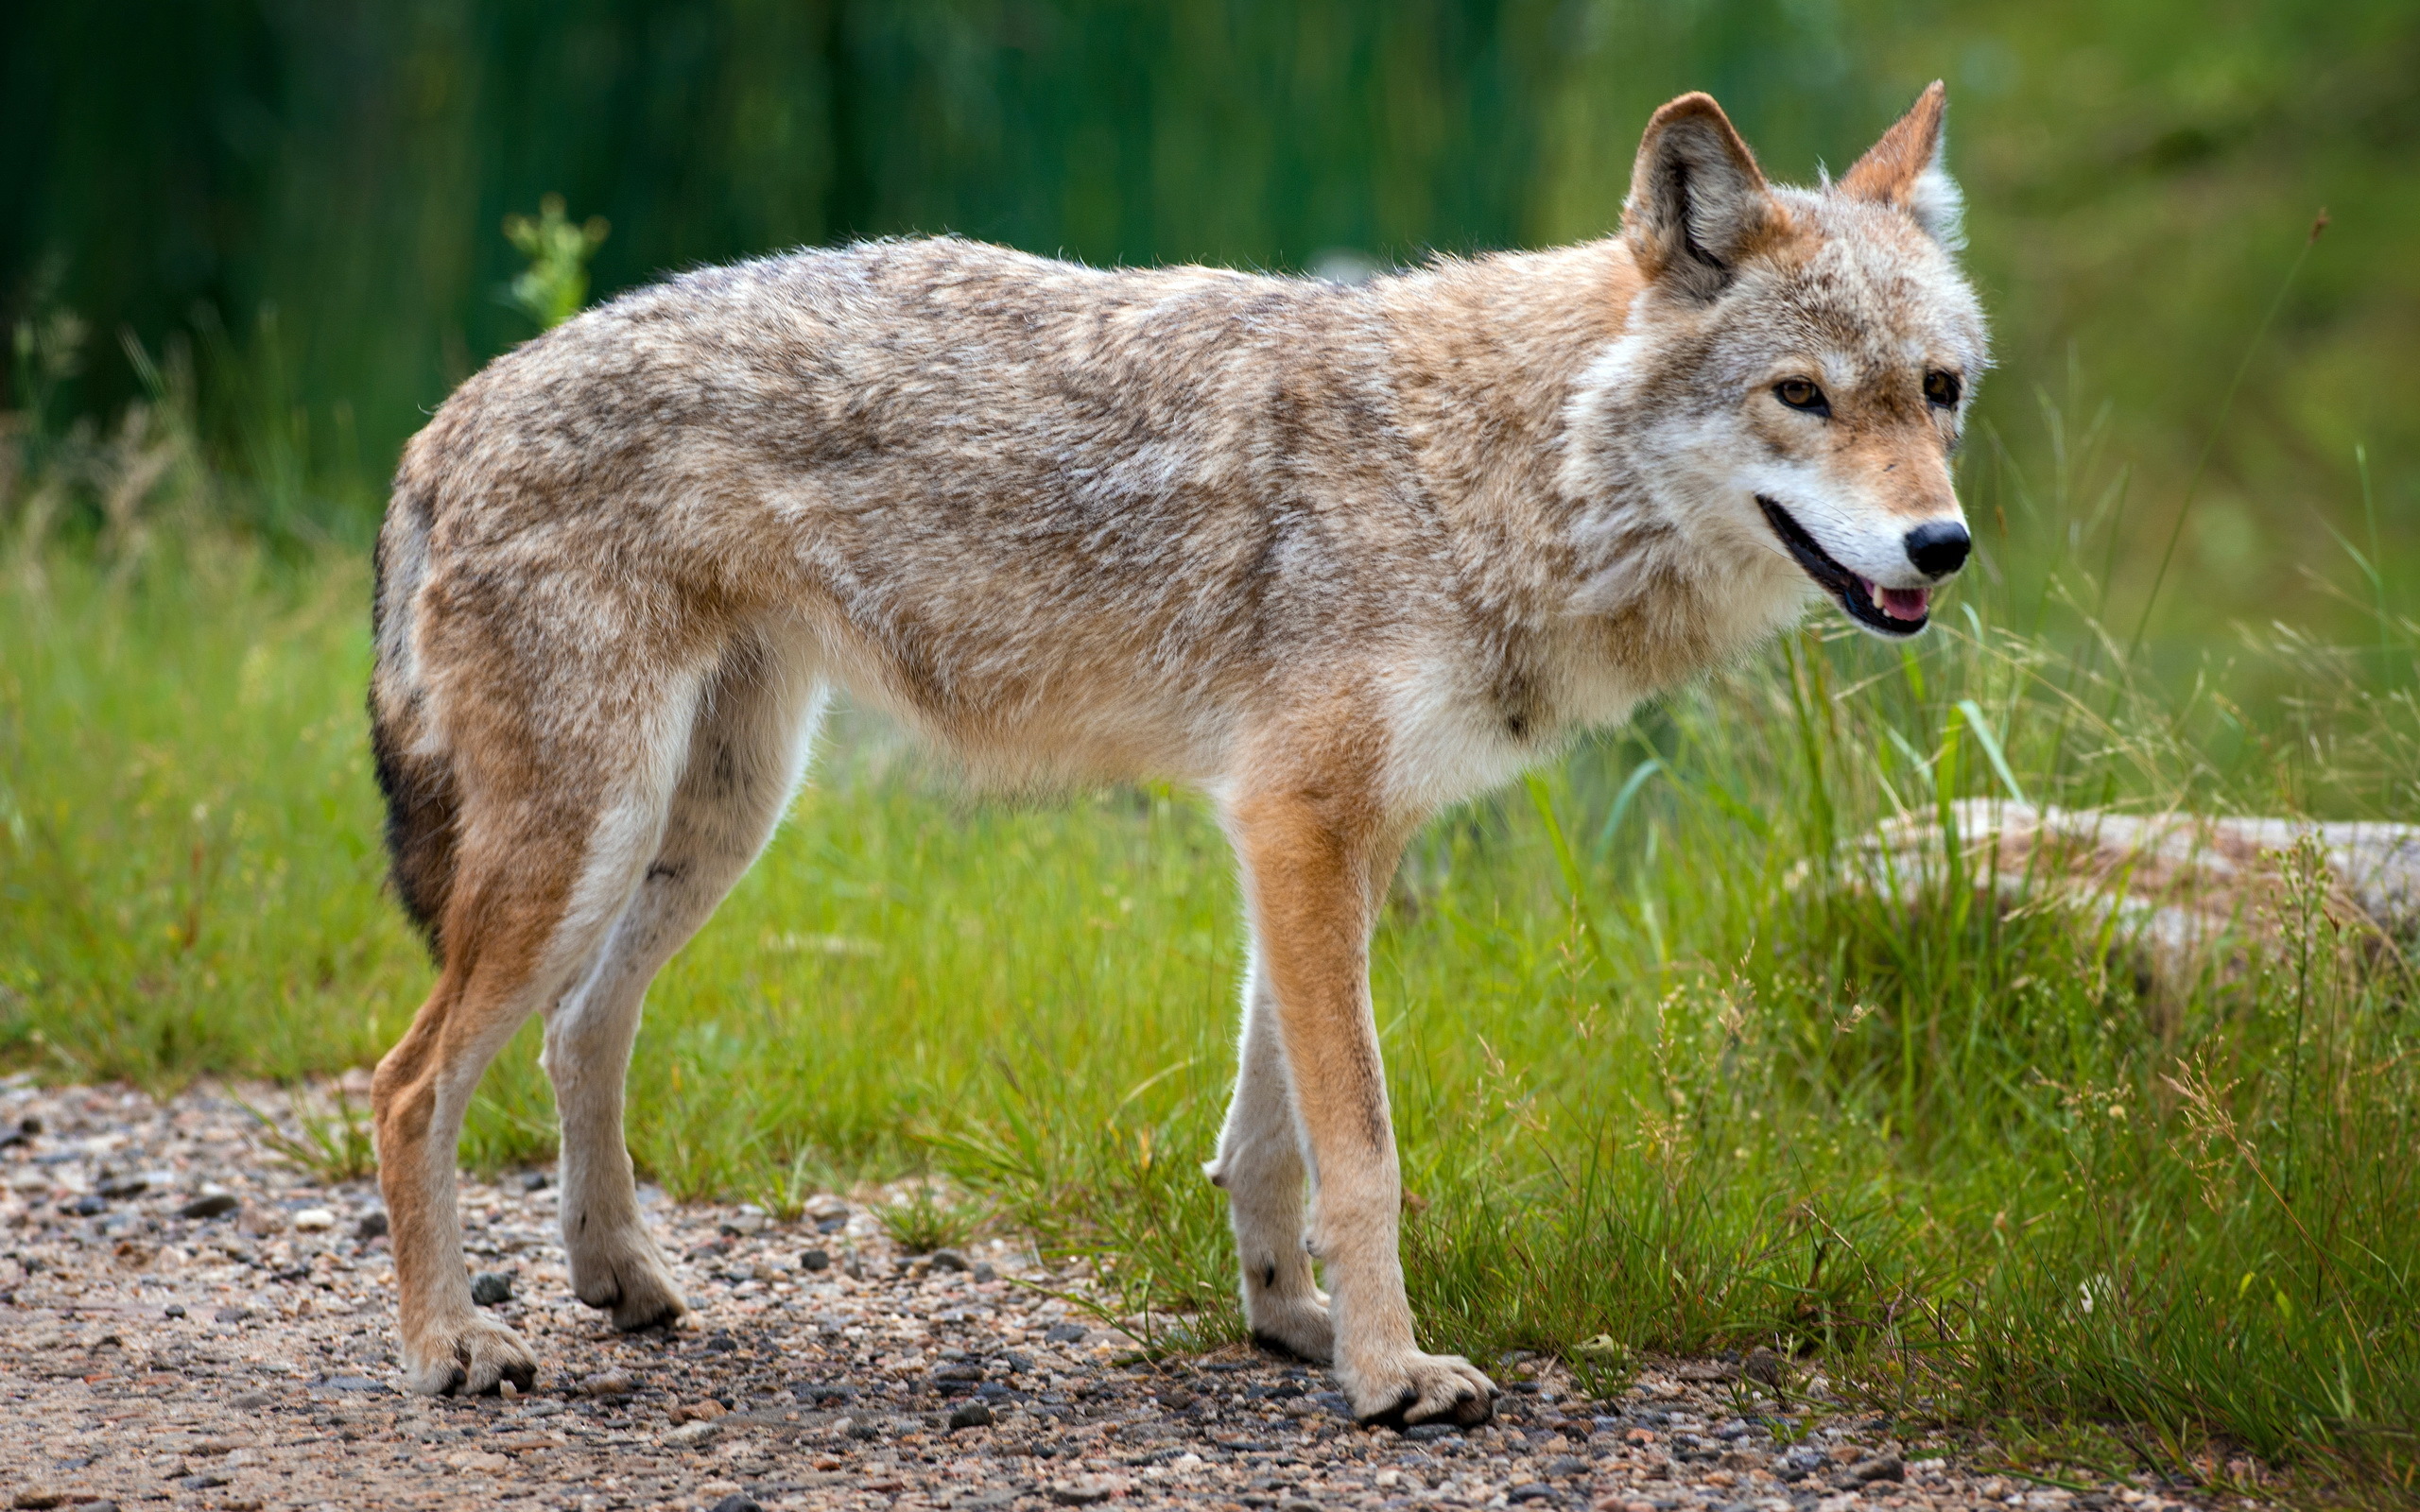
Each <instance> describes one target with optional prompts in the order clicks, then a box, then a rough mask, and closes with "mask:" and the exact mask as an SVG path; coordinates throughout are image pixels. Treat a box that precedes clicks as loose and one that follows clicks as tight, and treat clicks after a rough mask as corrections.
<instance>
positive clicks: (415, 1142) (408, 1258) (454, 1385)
mask: <svg viewBox="0 0 2420 1512" xmlns="http://www.w3.org/2000/svg"><path fill="white" fill-rule="evenodd" d="M578 670H579V669H578V668H565V669H563V670H562V674H561V675H562V680H563V681H564V682H565V683H567V684H568V683H570V682H571V681H572V679H573V676H574V674H575V673H576V672H577V671H578ZM480 691H482V692H489V693H490V694H491V697H490V700H489V701H484V702H480V701H475V700H474V699H473V698H470V697H465V698H463V699H461V700H460V703H459V706H458V710H457V719H456V730H455V739H454V742H453V753H454V756H455V759H456V760H457V761H458V762H459V763H460V764H461V765H462V768H463V771H464V782H463V784H462V791H463V793H464V795H465V802H464V804H463V808H462V811H461V817H460V833H461V836H462V838H461V842H460V846H459V849H458V852H457V856H456V861H455V868H454V873H453V882H452V887H451V891H450V893H449V895H448V897H447V899H446V902H445V907H444V913H443V919H442V928H441V939H442V941H443V951H444V963H443V968H442V970H441V971H440V972H439V974H438V979H437V985H436V988H435V989H434V990H432V991H431V992H430V993H429V996H428V1001H427V1002H426V1003H424V1004H423V1005H422V1006H421V1010H420V1013H419V1014H418V1016H417V1017H415V1018H414V1019H413V1020H412V1024H411V1027H410V1029H408V1030H407V1031H406V1033H405V1035H404V1038H403V1040H401V1041H400V1042H398V1043H397V1044H396V1046H395V1048H394V1049H392V1050H390V1051H389V1052H388V1053H387V1055H386V1057H385V1058H383V1059H381V1060H380V1061H379V1063H378V1071H377V1074H376V1076H375V1077H374V1078H372V1083H371V1108H372V1126H373V1130H374V1132H375V1135H376V1139H377V1144H378V1182H379V1187H380V1189H381V1191H382V1192H383V1193H384V1194H385V1196H386V1199H387V1211H388V1216H389V1221H390V1223H391V1225H392V1234H393V1239H392V1243H393V1246H394V1254H395V1279H396V1284H397V1290H398V1292H399V1294H400V1297H399V1301H400V1304H401V1305H400V1311H401V1324H402V1335H403V1337H402V1344H403V1351H402V1352H403V1364H404V1374H405V1378H406V1382H407V1383H408V1384H409V1385H410V1386H411V1387H412V1389H414V1390H416V1391H421V1392H424V1393H428V1394H431V1395H446V1394H451V1393H455V1392H462V1393H479V1392H486V1391H493V1390H494V1389H495V1388H496V1383H498V1382H499V1381H511V1382H513V1383H516V1384H519V1385H525V1386H526V1385H527V1384H529V1383H531V1382H532V1381H533V1380H534V1378H535V1376H536V1370H537V1363H536V1361H535V1359H534V1358H533V1357H532V1356H531V1354H530V1352H529V1350H528V1348H527V1346H526V1345H524V1344H523V1343H522V1342H521V1340H520V1338H519V1337H518V1336H517V1335H515V1334H514V1333H513V1332H512V1331H511V1330H510V1329H509V1328H507V1327H506V1326H505V1325H504V1324H502V1323H500V1322H498V1321H496V1320H495V1319H494V1318H493V1317H491V1316H489V1315H487V1314H483V1313H482V1312H480V1311H479V1309H478V1308H477V1307H475V1305H473V1303H472V1301H471V1288H470V1280H469V1278H468V1275H467V1273H466V1271H465V1268H464V1266H463V1263H462V1234H461V1223H460V1218H459V1215H458V1212H457V1211H456V1207H455V1203H456V1189H455V1151H456V1144H457V1141H458V1138H459V1136H460V1133H461V1127H462V1115H463V1113H464V1112H465V1111H466V1110H467V1109H468V1108H469V1107H470V1102H471V1095H472V1093H473V1092H474V1091H476V1089H477V1087H478V1083H479V1077H480V1074H482V1073H483V1072H485V1071H486V1069H487V1066H488V1062H489V1061H490V1060H492V1059H493V1058H494V1057H495V1054H496V1052H497V1051H498V1050H500V1049H502V1048H503V1046H504V1044H505V1042H506V1041H507V1040H510V1039H511V1038H512V1033H513V1031H514V1030H515V1029H517V1028H519V1027H520V1025H521V1023H522V1022H523V1021H524V1020H526V1019H527V1017H528V1016H529V1015H530V1014H531V1013H532V1012H535V1011H538V1010H539V1009H541V1008H544V1007H545V1006H546V1005H549V1004H551V1003H552V1002H553V1001H554V1000H555V999H556V998H558V997H560V996H561V995H562V992H563V991H564V990H565V988H568V987H570V986H571V985H572V984H573V983H575V982H576V981H578V980H579V978H580V977H581V976H582V975H583V974H585V972H586V971H587V970H588V969H589V963H590V962H592V961H594V960H595V959H596V955H597V954H598V952H599V951H600V949H601V948H602V946H603V944H604V942H605V939H606V937H607V935H608V932H609V930H610V929H611V928H612V926H613V924H614V921H615V920H616V919H618V918H619V917H620V916H621V914H622V913H623V911H624V907H625V904H626V903H627V902H628V900H629V898H630V896H631V892H632V890H633V889H634V888H635V887H636V886H637V885H638V882H639V877H640V873H641V870H642V868H644V867H645V866H646V863H647V858H648V856H649V855H652V854H653V853H654V851H655V849H656V845H657V842H658V839H659V837H660V835H661V833H662V831H663V826H664V816H665V811H666V803H667V801H668V799H669V797H670V792H671V788H672V779H673V776H674V774H675V773H676V772H677V771H678V769H679V768H678V764H677V763H678V753H679V751H680V749H681V746H682V739H683V736H684V735H685V732H686V730H688V728H689V725H690V723H691V719H692V711H693V710H694V707H695V702H696V685H695V679H676V680H672V681H663V680H658V681H656V682H654V683H652V684H649V683H648V682H646V681H644V680H643V679H639V678H637V677H631V676H629V675H627V674H625V675H624V676H623V677H622V678H621V679H619V681H618V682H617V684H616V685H615V686H614V692H615V694H616V695H617V698H616V700H615V703H614V704H613V705H606V704H604V703H603V701H602V700H597V699H579V698H575V697H559V698H558V699H557V700H556V702H555V703H554V704H552V705H550V704H547V703H546V702H544V700H542V699H538V698H534V697H530V696H527V693H526V690H517V689H512V688H510V686H509V684H506V683H504V682H503V680H502V679H498V682H497V684H496V685H495V686H494V687H493V690H486V689H483V690H480ZM557 707H577V708H578V709H579V711H580V713H581V715H582V716H584V718H585V720H586V723H585V724H584V725H580V724H573V723H571V722H569V721H563V722H562V723H561V724H559V725H557V726H554V727H549V728H548V729H545V730H540V729H538V728H537V721H538V719H539V718H540V717H542V716H543V715H544V713H546V712H547V711H548V710H549V709H551V708H557ZM600 709H602V710H603V711H604V713H602V714H600V713H599V712H598V711H599V710H600ZM616 716H618V717H616Z"/></svg>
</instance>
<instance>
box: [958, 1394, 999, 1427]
mask: <svg viewBox="0 0 2420 1512" xmlns="http://www.w3.org/2000/svg"><path fill="white" fill-rule="evenodd" d="M949 1425H950V1427H951V1428H952V1429H953V1430H956V1429H959V1428H989V1427H991V1426H992V1409H991V1408H989V1407H986V1406H985V1405H983V1404H982V1403H981V1402H979V1401H970V1402H968V1403H966V1405H964V1406H962V1407H960V1408H959V1409H958V1410H957V1411H955V1412H953V1413H951V1414H950V1415H949Z"/></svg>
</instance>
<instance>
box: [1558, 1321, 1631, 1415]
mask: <svg viewBox="0 0 2420 1512" xmlns="http://www.w3.org/2000/svg"><path fill="white" fill-rule="evenodd" d="M1564 1359H1565V1360H1566V1361H1567V1362H1568V1363H1569V1364H1570V1366H1571V1376H1572V1379H1573V1381H1575V1382H1577V1383H1579V1386H1580V1389H1581V1390H1582V1391H1583V1392H1585V1393H1586V1394H1587V1395H1589V1396H1590V1397H1594V1398H1597V1399H1599V1400H1602V1399H1604V1398H1608V1397H1618V1396H1620V1395H1621V1394H1622V1393H1623V1392H1624V1391H1626V1390H1628V1389H1629V1388H1630V1383H1631V1381H1632V1380H1633V1378H1634V1377H1635V1376H1636V1375H1637V1374H1638V1357H1637V1355H1635V1354H1634V1353H1633V1352H1632V1350H1631V1349H1630V1347H1629V1346H1628V1345H1626V1344H1623V1343H1621V1342H1619V1341H1618V1340H1616V1338H1615V1337H1614V1336H1613V1335H1612V1334H1610V1333H1599V1334H1598V1335H1597V1336H1596V1337H1595V1338H1592V1339H1587V1340H1584V1341H1582V1342H1581V1343H1579V1344H1575V1345H1573V1346H1572V1347H1571V1348H1570V1349H1566V1350H1564Z"/></svg>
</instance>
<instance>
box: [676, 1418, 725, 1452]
mask: <svg viewBox="0 0 2420 1512" xmlns="http://www.w3.org/2000/svg"><path fill="white" fill-rule="evenodd" d="M721 1432H722V1424H720V1423H710V1422H708V1423H683V1424H682V1425H681V1426H680V1427H678V1428H675V1429H674V1430H672V1432H670V1433H668V1434H666V1435H664V1442H665V1444H666V1447H668V1448H671V1449H696V1448H697V1447H698V1446H700V1444H703V1443H705V1442H706V1441H707V1440H709V1439H711V1438H713V1437H714V1436H715V1435H717V1434H718V1433H721Z"/></svg>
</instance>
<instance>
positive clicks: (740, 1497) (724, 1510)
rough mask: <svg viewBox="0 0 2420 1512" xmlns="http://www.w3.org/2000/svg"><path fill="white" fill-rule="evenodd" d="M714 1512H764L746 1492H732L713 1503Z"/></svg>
mask: <svg viewBox="0 0 2420 1512" xmlns="http://www.w3.org/2000/svg"><path fill="white" fill-rule="evenodd" d="M714 1512H765V1509H764V1508H763V1507H761V1506H759V1505H758V1504H757V1503H756V1499H755V1498H754V1497H752V1496H750V1495H749V1494H748V1493H747V1492H745V1491H734V1492H732V1493H731V1494H730V1495H729V1496H726V1497H724V1498H723V1499H722V1500H721V1501H719V1502H717V1503H715V1506H714Z"/></svg>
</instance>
